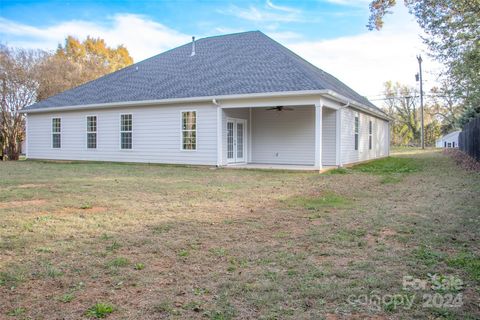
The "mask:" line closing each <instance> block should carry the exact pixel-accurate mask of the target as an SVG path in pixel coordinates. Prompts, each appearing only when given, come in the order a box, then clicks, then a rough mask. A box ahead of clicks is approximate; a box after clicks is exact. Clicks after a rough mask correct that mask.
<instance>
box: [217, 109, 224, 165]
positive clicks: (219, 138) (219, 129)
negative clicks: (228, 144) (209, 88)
mask: <svg viewBox="0 0 480 320" xmlns="http://www.w3.org/2000/svg"><path fill="white" fill-rule="evenodd" d="M222 115H223V109H222V108H221V107H217V167H220V166H221V165H222V164H223V160H222V154H223V153H222V145H223V126H222V123H223V121H222Z"/></svg>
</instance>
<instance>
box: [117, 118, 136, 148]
mask: <svg viewBox="0 0 480 320" xmlns="http://www.w3.org/2000/svg"><path fill="white" fill-rule="evenodd" d="M132 129H133V121H132V115H131V114H122V115H120V148H121V149H132Z"/></svg>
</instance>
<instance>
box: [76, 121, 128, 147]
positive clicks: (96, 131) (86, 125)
mask: <svg viewBox="0 0 480 320" xmlns="http://www.w3.org/2000/svg"><path fill="white" fill-rule="evenodd" d="M88 117H95V132H93V131H92V132H89V131H88ZM132 124H133V117H132ZM132 129H133V126H132ZM89 133H95V135H96V137H95V148H89V147H88V134H89ZM132 141H133V140H132ZM132 146H133V145H132ZM97 148H98V115H96V114H88V115H86V116H85V149H86V150H87V151H95V150H97Z"/></svg>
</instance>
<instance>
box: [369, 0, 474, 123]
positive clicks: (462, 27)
mask: <svg viewBox="0 0 480 320" xmlns="http://www.w3.org/2000/svg"><path fill="white" fill-rule="evenodd" d="M396 4H397V1H396V0H374V1H372V2H371V3H370V12H371V15H370V19H369V22H368V25H367V27H368V28H369V29H370V30H373V29H377V30H379V29H381V28H382V27H383V24H384V22H383V19H384V17H385V15H387V14H390V13H391V9H392V8H393V7H394V6H395V5H396ZM404 4H405V6H407V8H408V9H409V12H410V13H411V14H413V15H414V16H415V17H416V20H417V22H418V24H419V25H420V27H421V28H422V29H423V30H424V31H425V33H426V34H427V36H426V37H425V38H424V39H423V40H424V42H425V43H426V44H427V45H428V47H429V49H430V51H431V55H432V56H433V57H434V58H435V59H436V60H438V61H440V62H441V63H443V64H444V65H445V71H444V76H445V77H446V78H448V79H449V80H450V81H451V83H452V87H451V89H452V92H453V93H454V94H455V95H456V96H457V97H458V98H459V99H461V105H462V108H463V114H462V115H461V116H460V117H459V119H458V122H459V124H460V125H462V124H464V123H465V122H467V121H468V120H469V119H470V118H472V117H475V116H479V115H480V0H404Z"/></svg>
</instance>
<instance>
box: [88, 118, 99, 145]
mask: <svg viewBox="0 0 480 320" xmlns="http://www.w3.org/2000/svg"><path fill="white" fill-rule="evenodd" d="M87 148H88V149H96V148H97V116H88V117H87Z"/></svg>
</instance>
